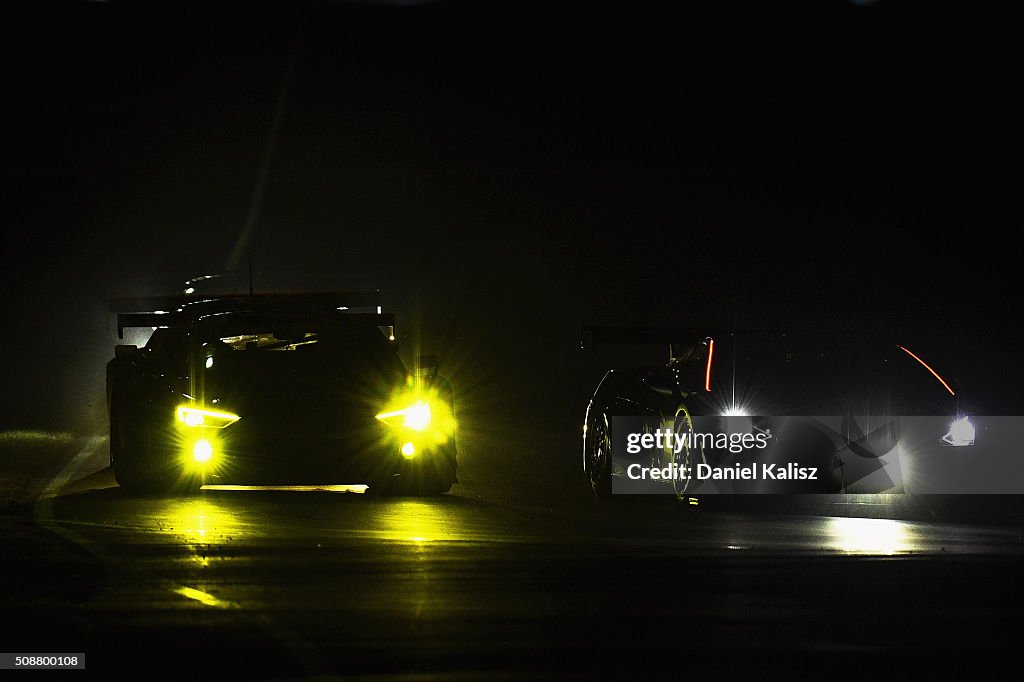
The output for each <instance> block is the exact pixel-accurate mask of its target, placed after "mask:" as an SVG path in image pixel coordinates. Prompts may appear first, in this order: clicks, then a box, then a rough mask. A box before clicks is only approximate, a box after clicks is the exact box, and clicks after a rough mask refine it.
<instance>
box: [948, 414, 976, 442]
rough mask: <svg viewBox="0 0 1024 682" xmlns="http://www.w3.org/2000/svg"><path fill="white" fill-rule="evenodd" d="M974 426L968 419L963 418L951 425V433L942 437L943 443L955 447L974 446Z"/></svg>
mask: <svg viewBox="0 0 1024 682" xmlns="http://www.w3.org/2000/svg"><path fill="white" fill-rule="evenodd" d="M974 435H975V434H974V424H972V423H971V420H970V419H968V418H967V417H961V418H960V419H957V420H956V421H955V422H953V423H952V424H950V426H949V431H948V432H947V433H946V435H945V436H943V437H942V440H943V442H945V443H947V444H949V445H952V446H954V447H963V446H965V445H974Z"/></svg>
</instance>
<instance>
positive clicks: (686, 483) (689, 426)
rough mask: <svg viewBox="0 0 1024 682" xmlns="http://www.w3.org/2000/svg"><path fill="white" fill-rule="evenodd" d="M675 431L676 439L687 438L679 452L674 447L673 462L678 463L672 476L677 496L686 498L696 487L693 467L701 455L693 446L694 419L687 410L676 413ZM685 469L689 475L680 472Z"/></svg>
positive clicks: (681, 498)
mask: <svg viewBox="0 0 1024 682" xmlns="http://www.w3.org/2000/svg"><path fill="white" fill-rule="evenodd" d="M673 432H674V433H675V436H676V440H677V442H678V440H679V438H680V437H682V438H684V439H685V445H684V447H682V448H681V449H680V450H679V451H678V452H676V449H675V448H673V449H672V463H673V464H675V465H676V472H677V473H676V475H675V476H673V477H672V488H673V490H675V493H676V497H677V498H678V499H680V500H683V499H686V498H687V497H688V496H689V495H690V494H691V493H692V492H693V489H694V488H695V487H696V486H695V485H694V483H693V480H694V476H695V475H696V472H695V471H694V470H693V467H694V466H695V465H696V464H697V460H698V459H699V457H698V456H697V453H696V452H695V451H694V449H693V448H692V447H691V444H692V443H693V421H692V420H691V419H690V415H689V414H687V413H686V412H685V411H682V412H680V413H679V414H677V415H676V419H675V424H674V425H673ZM683 471H685V472H686V474H687V476H686V477H685V478H684V477H682V476H680V475H679V474H680V473H681V472H683Z"/></svg>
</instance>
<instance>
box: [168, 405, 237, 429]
mask: <svg viewBox="0 0 1024 682" xmlns="http://www.w3.org/2000/svg"><path fill="white" fill-rule="evenodd" d="M175 416H176V417H177V420H178V422H179V423H181V424H184V425H185V426H198V427H202V428H211V429H223V428H224V427H225V426H230V425H231V424H234V423H235V422H236V421H238V420H239V419H241V417H239V416H238V415H237V414H231V413H230V412H220V411H218V410H204V409H200V408H198V407H189V406H188V405H179V406H178V409H177V410H175Z"/></svg>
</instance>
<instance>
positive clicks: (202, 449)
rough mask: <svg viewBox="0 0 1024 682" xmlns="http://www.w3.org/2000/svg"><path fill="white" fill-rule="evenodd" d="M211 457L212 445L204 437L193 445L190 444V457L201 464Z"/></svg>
mask: <svg viewBox="0 0 1024 682" xmlns="http://www.w3.org/2000/svg"><path fill="white" fill-rule="evenodd" d="M211 457H213V446H212V445H211V444H210V441H208V440H206V439H205V438H201V439H199V440H197V441H196V443H195V445H193V446H192V459H194V460H195V461H196V462H198V463H200V464H203V463H205V462H209V461H210V458H211Z"/></svg>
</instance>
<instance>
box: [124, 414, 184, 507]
mask: <svg viewBox="0 0 1024 682" xmlns="http://www.w3.org/2000/svg"><path fill="white" fill-rule="evenodd" d="M130 424H131V421H130V420H129V419H128V418H127V417H126V416H125V413H124V411H123V410H118V411H117V412H114V413H112V414H111V417H110V464H111V469H112V470H113V473H114V480H115V481H117V485H118V486H119V487H120V488H121V490H122V491H123V492H124V493H126V494H128V495H146V496H152V495H158V496H164V495H175V494H188V493H193V492H196V491H198V490H199V488H200V487H201V485H202V484H201V483H200V482H199V481H197V480H195V479H193V478H191V477H182V476H175V475H174V472H173V471H171V470H168V471H160V470H157V469H155V468H152V467H146V466H144V461H143V456H144V455H145V454H146V451H147V450H148V448H149V444H148V442H147V439H146V438H145V434H144V433H143V432H141V429H140V428H138V427H136V428H134V429H133V428H131V426H130Z"/></svg>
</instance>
